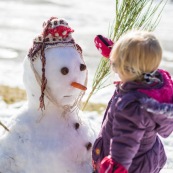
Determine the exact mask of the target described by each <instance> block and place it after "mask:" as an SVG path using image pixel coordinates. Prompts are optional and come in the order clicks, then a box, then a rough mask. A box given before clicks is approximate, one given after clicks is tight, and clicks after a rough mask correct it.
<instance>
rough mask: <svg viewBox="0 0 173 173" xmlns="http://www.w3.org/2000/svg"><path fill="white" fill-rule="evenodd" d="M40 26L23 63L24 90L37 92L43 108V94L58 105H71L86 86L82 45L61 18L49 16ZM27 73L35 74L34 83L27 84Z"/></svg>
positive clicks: (76, 100) (75, 102)
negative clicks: (39, 30) (40, 31)
mask: <svg viewBox="0 0 173 173" xmlns="http://www.w3.org/2000/svg"><path fill="white" fill-rule="evenodd" d="M43 27H44V29H43V32H42V34H41V35H39V36H38V37H36V38H35V39H34V42H33V46H32V48H31V49H30V51H29V53H28V57H27V59H26V60H25V63H24V64H25V66H26V67H25V68H24V82H25V85H27V87H26V89H27V93H31V92H30V90H32V93H34V92H35V93H36V92H37V93H38V92H39V94H40V96H39V102H40V108H41V109H43V108H44V109H45V97H46V99H48V100H49V101H50V102H52V103H53V104H55V105H57V106H62V107H64V106H66V105H70V106H71V107H72V106H74V105H77V104H78V103H79V101H80V100H81V98H82V96H83V94H84V91H85V90H86V83H87V69H86V65H85V62H84V60H83V56H82V49H81V47H80V46H79V45H78V44H76V43H75V41H74V39H73V38H72V36H71V33H72V32H73V30H72V29H71V28H70V27H69V26H68V23H67V22H66V21H65V20H64V19H58V18H56V17H52V18H50V19H49V20H48V21H47V22H46V23H44V25H43ZM28 66H29V67H28ZM25 71H26V72H25ZM29 71H30V72H29ZM28 73H32V74H28ZM30 76H32V77H34V78H35V81H36V83H37V84H35V85H36V86H33V85H34V82H33V84H30V81H29V77H30ZM25 78H26V80H25ZM31 80H32V79H31ZM28 86H29V87H28ZM38 86H39V91H38ZM34 99H38V98H34Z"/></svg>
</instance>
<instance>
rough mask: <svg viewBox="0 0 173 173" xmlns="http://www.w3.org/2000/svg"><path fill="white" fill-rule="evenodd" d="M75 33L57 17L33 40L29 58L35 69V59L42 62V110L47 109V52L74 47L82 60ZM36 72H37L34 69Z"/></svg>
mask: <svg viewBox="0 0 173 173" xmlns="http://www.w3.org/2000/svg"><path fill="white" fill-rule="evenodd" d="M72 32H74V30H73V29H72V28H70V27H69V25H68V23H67V22H66V21H65V20H64V19H59V18H57V17H51V18H50V19H49V20H48V21H47V22H44V23H43V32H42V34H41V35H39V36H37V37H36V38H35V39H34V40H33V46H32V47H31V49H30V50H29V53H28V58H29V59H30V61H31V65H32V68H33V62H34V60H35V59H37V58H38V57H40V59H41V62H42V76H41V79H40V80H41V81H40V83H41V84H40V85H41V96H40V108H41V109H43V108H44V109H45V105H44V94H45V93H44V91H45V89H46V84H47V79H46V76H45V65H46V57H45V52H44V51H45V50H46V49H47V48H52V47H66V46H70V47H74V48H75V49H76V50H77V51H78V52H79V54H80V56H81V58H82V49H81V47H80V46H79V45H78V44H76V43H75V41H74V39H73V38H72V36H71V33H72ZM34 71H36V70H35V69H34Z"/></svg>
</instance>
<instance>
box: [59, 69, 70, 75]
mask: <svg viewBox="0 0 173 173" xmlns="http://www.w3.org/2000/svg"><path fill="white" fill-rule="evenodd" d="M68 72H69V69H68V68H67V67H63V68H62V69H61V73H62V74H63V75H66V74H68Z"/></svg>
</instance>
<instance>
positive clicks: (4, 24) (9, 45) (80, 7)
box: [0, 0, 173, 173]
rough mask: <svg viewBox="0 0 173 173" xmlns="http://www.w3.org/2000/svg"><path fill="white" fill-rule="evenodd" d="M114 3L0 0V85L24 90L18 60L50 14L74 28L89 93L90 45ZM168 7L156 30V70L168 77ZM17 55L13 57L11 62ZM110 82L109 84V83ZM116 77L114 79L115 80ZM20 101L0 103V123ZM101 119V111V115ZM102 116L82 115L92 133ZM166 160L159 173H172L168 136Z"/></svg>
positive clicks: (172, 11) (106, 94) (171, 52)
mask: <svg viewBox="0 0 173 173" xmlns="http://www.w3.org/2000/svg"><path fill="white" fill-rule="evenodd" d="M114 7H115V4H114V2H113V1H112V0H106V1H105V0H95V1H93V0H87V1H81V0H72V1H70V2H69V1H68V0H63V1H61V0H1V1H0V15H1V20H0V84H3V85H8V86H12V87H15V86H18V87H20V88H24V85H23V80H22V74H23V73H22V71H23V59H24V57H25V55H26V54H27V51H28V48H30V46H31V44H32V39H33V38H34V37H35V35H36V33H39V32H40V28H41V26H42V23H43V21H44V20H47V19H48V18H49V17H50V16H58V17H63V18H66V19H68V20H69V21H70V22H69V23H71V24H72V26H73V28H74V29H75V33H74V36H75V40H77V42H78V43H79V44H80V45H81V46H82V48H83V52H84V57H85V60H86V63H87V66H88V72H89V73H88V77H89V82H88V90H87V92H86V94H85V96H84V100H85V99H86V97H87V95H88V94H89V91H90V90H91V86H92V79H93V74H94V72H95V70H96V67H97V64H98V62H99V59H100V54H99V52H97V50H96V49H95V47H94V43H93V38H94V36H95V35H96V34H103V35H105V36H107V35H108V27H109V24H111V23H112V21H113V19H114ZM172 18H173V4H171V3H168V5H166V7H165V10H164V11H163V16H162V19H161V21H160V23H159V25H158V27H157V29H156V31H155V33H156V34H157V35H156V36H157V37H159V39H160V40H161V43H162V46H163V48H164V54H163V55H164V59H163V61H162V63H161V68H164V69H167V70H168V71H169V72H170V73H171V75H173V70H172V65H173V63H172V59H173V49H172V44H173V42H172V40H173V34H171V33H173V30H172V28H173V20H172ZM15 57H16V58H15ZM114 79H115V78H112V79H111V80H114ZM116 79H117V78H116ZM113 90H114V87H113V86H110V87H107V88H105V89H103V90H101V91H99V92H98V93H97V94H96V95H94V96H93V97H92V98H91V101H92V102H99V103H100V102H101V103H107V102H108V101H109V99H110V97H111V95H112V92H113ZM23 104H24V103H17V104H15V105H10V106H9V105H6V104H5V103H4V102H3V101H2V100H0V110H1V112H0V114H1V118H0V120H1V121H3V122H4V123H5V124H7V125H8V123H9V121H8V120H9V119H11V115H14V114H17V113H18V108H19V107H21V106H22V105H23ZM102 115H103V113H102ZM102 115H98V113H97V112H95V111H93V112H86V111H85V112H84V116H85V117H86V118H87V119H89V120H91V121H92V122H93V124H94V125H95V128H94V129H96V130H97V131H99V129H100V125H101V121H102ZM162 140H163V143H164V146H165V150H166V153H167V156H168V161H167V164H166V166H165V169H164V170H162V171H161V173H172V172H173V147H172V146H173V135H171V136H170V137H169V138H167V139H162Z"/></svg>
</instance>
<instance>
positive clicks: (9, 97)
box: [0, 85, 26, 104]
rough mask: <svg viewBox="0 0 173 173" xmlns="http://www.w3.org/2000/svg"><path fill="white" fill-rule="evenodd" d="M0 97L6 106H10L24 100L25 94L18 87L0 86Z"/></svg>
mask: <svg viewBox="0 0 173 173" xmlns="http://www.w3.org/2000/svg"><path fill="white" fill-rule="evenodd" d="M0 97H2V100H4V101H5V102H6V103H7V104H12V103H15V102H19V101H22V100H26V92H25V90H23V89H20V88H18V87H14V88H13V87H9V86H5V85H0Z"/></svg>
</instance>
